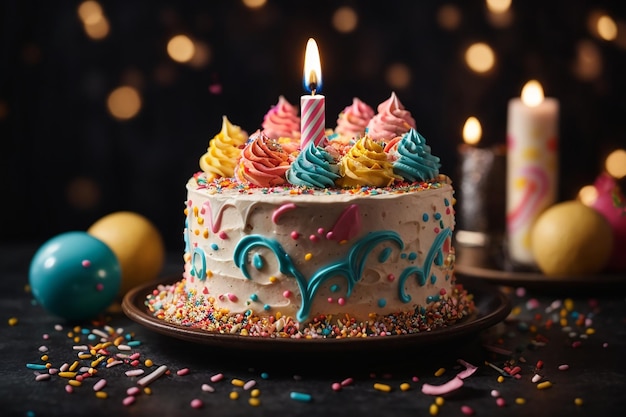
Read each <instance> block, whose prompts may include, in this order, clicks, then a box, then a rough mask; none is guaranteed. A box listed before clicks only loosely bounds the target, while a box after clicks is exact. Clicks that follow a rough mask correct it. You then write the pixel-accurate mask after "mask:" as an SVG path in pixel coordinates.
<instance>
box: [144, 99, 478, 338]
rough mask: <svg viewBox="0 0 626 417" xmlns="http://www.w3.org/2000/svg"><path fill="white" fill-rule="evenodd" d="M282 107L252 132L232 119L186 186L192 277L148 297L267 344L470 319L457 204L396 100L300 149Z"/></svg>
mask: <svg viewBox="0 0 626 417" xmlns="http://www.w3.org/2000/svg"><path fill="white" fill-rule="evenodd" d="M300 139H301V138H300V118H299V117H298V114H297V109H296V108H295V107H294V106H292V105H291V104H290V103H289V102H288V101H287V100H286V99H285V98H284V97H280V98H279V101H278V103H277V104H276V105H275V106H273V107H272V108H271V109H270V110H269V112H268V113H267V114H266V116H265V118H264V120H263V123H262V129H259V130H257V131H256V132H255V133H253V134H252V135H250V136H248V135H247V133H246V132H245V131H244V130H242V129H241V128H240V127H238V126H236V125H234V124H232V123H231V122H230V121H229V120H228V118H227V117H225V116H224V117H223V123H222V129H221V131H220V132H219V133H218V134H217V135H216V136H215V137H214V138H213V139H212V140H211V141H210V142H209V146H208V149H207V152H206V153H205V154H204V155H202V157H201V158H200V168H201V170H202V171H200V172H198V173H196V174H195V175H193V176H192V177H191V178H190V179H189V181H188V182H187V201H186V207H185V215H186V220H185V228H184V242H185V250H184V257H183V259H184V272H183V276H182V278H181V280H180V281H178V282H176V283H174V284H171V285H162V286H160V287H159V288H158V289H156V290H155V291H153V292H152V293H151V294H150V295H149V296H148V297H147V299H146V305H147V306H148V308H149V310H150V312H151V314H153V315H154V316H155V317H157V318H159V319H162V320H165V321H167V322H169V323H174V324H177V325H181V326H189V327H195V328H200V329H204V330H207V331H212V332H219V333H223V334H236V335H245V336H264V337H291V338H300V337H307V338H311V337H326V338H342V337H365V336H376V335H396V334H407V333H416V332H422V331H430V330H433V329H436V328H439V327H445V326H448V325H450V324H452V323H455V322H457V321H458V320H460V319H462V318H464V317H466V316H467V315H469V314H471V313H472V312H473V310H474V303H473V300H472V296H471V295H470V294H468V293H467V292H466V290H464V289H463V287H462V286H461V285H460V284H458V283H457V282H456V279H455V275H454V262H455V255H454V249H453V247H452V245H451V241H452V232H453V230H454V225H455V220H454V207H453V203H454V197H453V192H454V191H453V188H452V184H451V181H450V179H449V178H448V177H447V176H445V175H443V174H440V173H439V168H440V161H439V158H438V157H436V156H434V155H432V154H431V149H430V147H429V146H428V145H427V144H426V140H425V139H424V137H423V136H422V135H420V134H419V133H418V132H417V131H416V130H415V120H414V119H413V117H412V116H411V113H410V112H409V111H408V110H406V109H405V108H404V106H403V105H402V103H400V101H399V100H398V98H397V96H396V95H395V94H394V93H392V95H391V97H390V98H389V99H388V100H385V101H384V102H382V103H381V104H380V105H379V106H378V108H377V112H374V110H373V109H372V108H371V107H369V106H368V105H367V104H365V103H364V102H362V101H361V100H359V99H356V98H355V99H354V101H353V103H352V105H350V106H348V107H346V108H345V110H343V111H342V112H341V114H340V115H339V117H338V119H337V127H336V129H335V131H330V130H329V131H326V132H325V135H324V137H323V139H322V140H320V141H318V142H317V143H315V142H314V141H310V142H308V143H306V144H302V142H301V140H300Z"/></svg>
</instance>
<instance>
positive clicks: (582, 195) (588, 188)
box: [577, 149, 626, 206]
mask: <svg viewBox="0 0 626 417" xmlns="http://www.w3.org/2000/svg"><path fill="white" fill-rule="evenodd" d="M604 170H605V171H606V173H607V174H609V175H610V176H611V177H613V178H615V179H616V180H621V179H622V178H624V177H626V150H624V149H616V150H614V151H613V152H611V153H610V154H609V155H608V156H607V157H606V159H605V160H604ZM577 197H578V199H579V200H580V201H581V202H582V203H583V204H586V205H588V206H592V205H593V204H594V203H595V202H596V199H597V198H598V190H597V189H596V187H595V186H594V185H585V186H583V187H582V188H581V189H580V190H579V191H578V196H577Z"/></svg>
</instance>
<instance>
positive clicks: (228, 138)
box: [200, 116, 248, 180]
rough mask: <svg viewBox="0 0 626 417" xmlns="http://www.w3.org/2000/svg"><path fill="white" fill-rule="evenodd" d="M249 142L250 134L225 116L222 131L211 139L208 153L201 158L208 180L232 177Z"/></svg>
mask: <svg viewBox="0 0 626 417" xmlns="http://www.w3.org/2000/svg"><path fill="white" fill-rule="evenodd" d="M247 140H248V134H247V133H246V132H245V131H244V130H242V129H241V128H240V127H239V126H235V125H233V124H232V123H230V121H229V120H228V118H227V117H226V116H223V117H222V130H221V131H220V133H218V134H217V135H215V136H214V137H213V139H211V142H209V147H208V149H207V153H205V154H204V155H202V157H201V158H200V169H201V170H202V171H204V172H206V173H207V179H209V180H213V179H215V178H220V177H232V176H233V175H234V174H235V166H236V165H237V160H238V159H239V157H240V156H241V150H242V149H243V147H244V145H245V144H246V141H247Z"/></svg>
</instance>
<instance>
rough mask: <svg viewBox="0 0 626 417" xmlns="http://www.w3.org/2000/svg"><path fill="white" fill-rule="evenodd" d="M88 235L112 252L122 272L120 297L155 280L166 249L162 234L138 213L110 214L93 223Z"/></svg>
mask: <svg viewBox="0 0 626 417" xmlns="http://www.w3.org/2000/svg"><path fill="white" fill-rule="evenodd" d="M87 233H88V234H90V235H92V236H94V237H95V238H97V239H100V240H101V241H103V242H104V243H105V244H106V245H107V246H109V248H111V250H112V251H113V253H115V256H116V257H117V259H118V261H119V263H120V269H121V272H122V284H121V288H120V295H121V296H123V295H124V294H126V292H127V291H128V290H130V289H131V288H133V287H135V286H137V285H140V284H143V283H146V282H149V281H152V280H154V279H155V278H156V277H157V276H158V274H159V273H160V272H161V270H162V268H163V263H164V261H165V246H164V244H163V239H162V237H161V234H160V233H159V231H158V230H157V229H156V227H155V226H154V225H153V224H152V223H151V222H150V221H149V220H148V219H146V218H145V217H144V216H142V215H140V214H137V213H133V212H130V211H118V212H115V213H111V214H109V215H107V216H104V217H102V218H101V219H100V220H98V221H96V222H95V223H94V224H92V225H91V227H89V229H88V230H87Z"/></svg>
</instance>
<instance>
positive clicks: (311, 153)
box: [287, 142, 339, 188]
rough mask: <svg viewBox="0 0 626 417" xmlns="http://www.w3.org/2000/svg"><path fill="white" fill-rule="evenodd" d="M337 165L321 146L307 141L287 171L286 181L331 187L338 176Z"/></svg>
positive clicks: (306, 185)
mask: <svg viewBox="0 0 626 417" xmlns="http://www.w3.org/2000/svg"><path fill="white" fill-rule="evenodd" d="M338 172H339V167H338V166H337V163H336V162H335V161H334V160H333V158H332V156H331V155H330V154H329V153H328V152H327V151H326V150H324V148H322V147H321V146H315V144H313V142H309V144H308V146H306V147H305V149H304V150H303V151H302V152H300V154H299V155H298V157H297V158H296V160H295V161H294V162H293V164H292V165H291V168H289V170H288V171H287V181H289V183H291V184H293V185H299V186H305V187H318V188H331V187H334V186H335V180H337V179H338V178H339V174H338Z"/></svg>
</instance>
